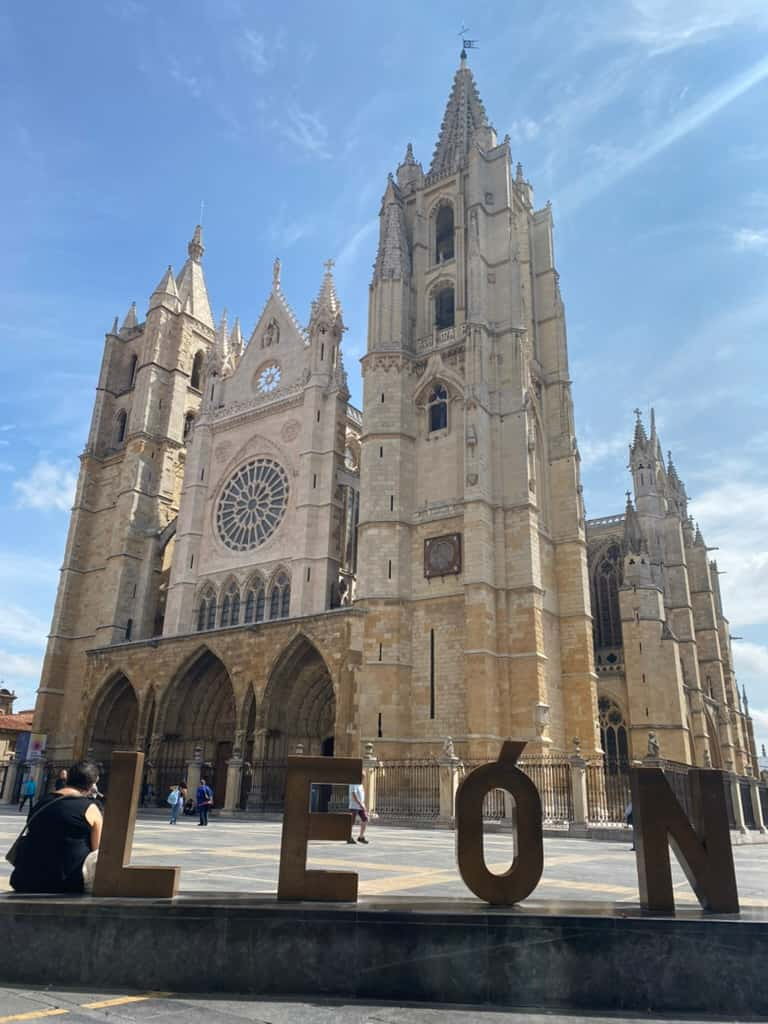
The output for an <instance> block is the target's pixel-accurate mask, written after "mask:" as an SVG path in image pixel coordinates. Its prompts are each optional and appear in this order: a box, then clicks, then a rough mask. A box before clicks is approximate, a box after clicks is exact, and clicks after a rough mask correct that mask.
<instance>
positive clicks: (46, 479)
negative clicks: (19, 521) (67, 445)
mask: <svg viewBox="0 0 768 1024" xmlns="http://www.w3.org/2000/svg"><path fill="white" fill-rule="evenodd" d="M76 484H77V475H76V474H75V473H74V472H73V471H72V470H71V469H69V467H68V465H62V464H56V463H53V462H49V461H48V460H47V459H40V461H39V462H37V463H35V465H34V466H33V467H32V469H31V470H30V472H29V474H28V475H27V476H26V477H22V478H21V479H20V480H16V481H15V482H14V484H13V489H14V491H15V492H16V494H17V504H18V506H19V508H34V509H58V510H59V511H61V512H68V511H69V509H70V508H71V507H72V501H73V500H74V496H75V486H76Z"/></svg>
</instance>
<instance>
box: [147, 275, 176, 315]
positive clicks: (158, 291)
mask: <svg viewBox="0 0 768 1024" xmlns="http://www.w3.org/2000/svg"><path fill="white" fill-rule="evenodd" d="M168 297H170V298H171V300H176V303H178V299H179V291H178V289H177V287H176V281H175V279H174V276H173V267H171V265H170V264H169V265H168V269H167V270H166V272H165V273H164V274H163V276H162V278H161V279H160V282H159V283H158V285H157V287H156V288H155V290H154V291H153V292H152V295H151V296H150V299H149V308H150V309H152V308H153V307H154V306H158V305H162V302H163V299H165V298H168ZM156 300H157V301H156Z"/></svg>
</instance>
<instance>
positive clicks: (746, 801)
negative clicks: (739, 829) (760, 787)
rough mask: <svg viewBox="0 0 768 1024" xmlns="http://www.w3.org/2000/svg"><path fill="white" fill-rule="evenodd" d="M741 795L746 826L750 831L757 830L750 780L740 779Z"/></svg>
mask: <svg viewBox="0 0 768 1024" xmlns="http://www.w3.org/2000/svg"><path fill="white" fill-rule="evenodd" d="M739 795H740V796H741V810H742V813H743V814H744V824H745V825H746V826H747V828H749V829H753V830H754V829H756V828H757V822H756V821H755V809H754V807H753V806H752V783H751V782H750V781H749V780H748V779H739Z"/></svg>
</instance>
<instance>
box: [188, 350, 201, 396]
mask: <svg viewBox="0 0 768 1024" xmlns="http://www.w3.org/2000/svg"><path fill="white" fill-rule="evenodd" d="M202 375H203V353H202V352H197V353H195V358H194V359H193V360H192V375H191V376H190V378H189V384H190V387H193V388H195V389H196V390H197V391H199V390H200V380H201V378H202Z"/></svg>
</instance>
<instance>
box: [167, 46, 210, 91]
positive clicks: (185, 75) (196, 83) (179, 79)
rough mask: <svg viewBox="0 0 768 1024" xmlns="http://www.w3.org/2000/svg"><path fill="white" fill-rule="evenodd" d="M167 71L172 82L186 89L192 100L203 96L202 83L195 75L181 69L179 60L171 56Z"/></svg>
mask: <svg viewBox="0 0 768 1024" xmlns="http://www.w3.org/2000/svg"><path fill="white" fill-rule="evenodd" d="M168 71H169V72H170V75H171V78H172V79H173V80H174V82H176V83H178V85H180V86H182V88H184V89H186V90H187V92H188V93H189V94H190V95H191V96H192V97H193V98H194V99H196V100H199V99H200V97H201V96H202V95H203V83H202V82H201V81H200V79H199V78H198V77H197V76H196V75H193V74H192V73H191V72H190V71H189V70H187V69H186V68H183V67H182V66H181V63H180V62H179V60H178V59H177V58H176V57H174V56H173V55H171V57H170V61H169V66H168Z"/></svg>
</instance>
